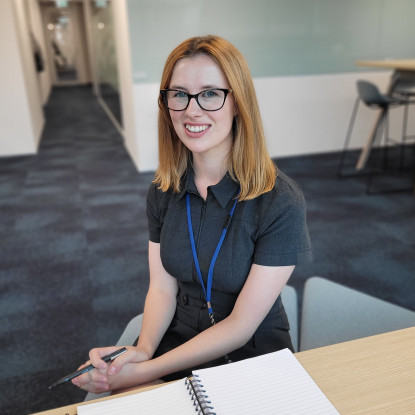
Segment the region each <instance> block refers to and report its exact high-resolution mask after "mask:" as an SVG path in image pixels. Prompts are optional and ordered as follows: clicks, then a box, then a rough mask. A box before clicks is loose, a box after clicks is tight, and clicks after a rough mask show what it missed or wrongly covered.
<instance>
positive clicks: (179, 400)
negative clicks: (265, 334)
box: [78, 349, 339, 415]
mask: <svg viewBox="0 0 415 415" xmlns="http://www.w3.org/2000/svg"><path fill="white" fill-rule="evenodd" d="M192 373H193V376H192V378H183V379H181V380H179V381H177V382H173V383H169V384H166V385H164V386H161V387H159V388H156V389H152V390H149V391H146V392H141V393H136V394H133V395H128V396H124V397H120V398H114V399H110V400H106V401H101V402H95V403H90V404H86V405H82V406H79V407H78V415H116V414H117V415H118V414H122V415H159V414H160V415H161V414H163V415H164V414H170V415H171V414H177V415H187V414H188V415H194V414H199V415H207V414H209V415H213V414H215V415H248V414H249V415H252V414H255V413H258V414H261V415H275V414H277V415H288V414H290V415H313V414H316V415H317V414H318V415H339V413H338V412H337V410H336V409H335V408H334V406H333V405H332V404H331V403H330V401H329V400H328V399H327V397H326V396H325V395H324V394H323V392H322V391H321V390H320V389H319V388H318V386H317V384H316V383H315V382H314V381H313V379H312V378H311V377H310V376H309V374H308V373H307V372H306V371H305V369H304V368H303V367H302V366H301V364H300V362H299V361H298V360H297V359H296V357H295V356H294V355H293V354H292V353H291V351H290V350H288V349H284V350H280V351H278V352H274V353H269V354H266V355H262V356H258V357H254V358H251V359H246V360H242V361H239V362H235V363H230V364H226V365H223V366H216V367H212V368H208V369H201V370H196V371H193V372H192Z"/></svg>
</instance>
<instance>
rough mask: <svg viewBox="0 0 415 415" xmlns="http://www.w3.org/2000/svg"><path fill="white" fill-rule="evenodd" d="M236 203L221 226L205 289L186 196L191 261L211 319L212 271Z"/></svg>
mask: <svg viewBox="0 0 415 415" xmlns="http://www.w3.org/2000/svg"><path fill="white" fill-rule="evenodd" d="M237 203H238V198H236V199H235V202H234V204H233V206H232V209H231V211H230V212H229V216H228V217H227V219H226V222H225V225H224V226H223V229H222V234H221V236H220V238H219V242H218V244H217V246H216V249H215V252H214V254H213V257H212V260H211V261H210V266H209V271H208V278H207V287H205V284H204V283H203V278H202V273H201V272H200V266H199V260H198V259H197V252H196V244H195V238H194V236H193V226H192V215H191V213H190V197H189V193H187V194H186V208H187V226H188V228H189V236H190V244H191V245H192V253H193V260H194V262H195V266H196V271H197V275H198V277H199V281H200V285H201V286H202V288H203V293H204V294H205V299H206V303H207V307H208V311H209V315H210V316H211V317H213V310H212V305H211V303H210V300H211V296H212V281H213V269H214V268H215V263H216V259H217V258H218V255H219V251H220V249H221V247H222V244H223V240H224V239H225V235H226V232H227V230H228V228H229V224H230V223H231V219H232V215H233V212H234V211H235V207H236V204H237Z"/></svg>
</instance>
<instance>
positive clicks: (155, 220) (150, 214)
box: [147, 183, 161, 243]
mask: <svg viewBox="0 0 415 415" xmlns="http://www.w3.org/2000/svg"><path fill="white" fill-rule="evenodd" d="M147 221H148V231H149V240H150V241H151V242H155V243H160V232H161V219H160V211H159V207H158V203H157V187H156V185H155V184H154V183H152V184H151V185H150V187H149V189H148V192H147Z"/></svg>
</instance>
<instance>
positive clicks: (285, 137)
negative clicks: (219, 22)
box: [134, 72, 415, 171]
mask: <svg viewBox="0 0 415 415" xmlns="http://www.w3.org/2000/svg"><path fill="white" fill-rule="evenodd" d="M390 75H391V72H364V73H355V72H353V73H347V74H335V75H307V76H292V77H287V76H284V77H275V78H257V79H254V83H255V88H256V92H257V96H258V101H259V105H260V109H261V114H262V119H263V123H264V129H265V133H266V137H267V145H268V150H269V153H270V155H271V157H273V158H274V157H285V156H293V155H303V154H313V153H324V152H330V151H338V150H341V149H342V148H343V144H344V139H345V135H346V130H347V127H348V124H349V120H350V116H351V113H352V109H353V105H354V102H355V99H356V94H357V92H356V81H357V80H358V79H368V80H371V81H372V82H374V83H376V84H377V85H378V86H379V88H380V89H381V91H383V92H385V91H386V90H387V86H388V83H389V79H390ZM158 91H159V84H156V83H151V84H142V83H141V84H134V100H135V105H136V106H135V115H134V117H135V121H136V124H137V136H136V140H137V148H139V149H140V152H139V154H138V158H137V165H138V167H139V170H140V171H151V170H155V169H156V168H157V157H158V150H157V111H158V108H157V98H158ZM376 114H377V112H376V111H374V110H371V109H368V108H367V107H365V106H364V105H360V108H359V113H358V118H357V119H356V125H355V129H354V133H353V136H352V141H351V147H355V148H359V147H363V146H364V144H365V142H366V140H367V138H368V136H369V135H370V132H371V129H372V127H373V124H374V122H375V119H376ZM390 122H391V133H392V135H394V136H395V137H397V138H399V136H400V134H401V128H402V110H401V109H394V110H393V113H392V115H391V120H390ZM414 130H415V120H414V119H413V117H412V124H411V125H410V130H409V131H414Z"/></svg>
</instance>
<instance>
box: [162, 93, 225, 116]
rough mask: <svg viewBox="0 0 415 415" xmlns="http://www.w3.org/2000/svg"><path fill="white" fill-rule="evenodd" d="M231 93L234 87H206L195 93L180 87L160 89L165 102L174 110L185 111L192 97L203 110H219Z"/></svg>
mask: <svg viewBox="0 0 415 415" xmlns="http://www.w3.org/2000/svg"><path fill="white" fill-rule="evenodd" d="M231 93H232V89H224V88H214V89H205V90H204V91H201V92H199V93H198V94H194V95H192V94H188V93H187V92H184V91H181V90H179V89H162V90H161V91H160V94H161V96H162V97H163V100H164V103H165V104H166V106H167V108H168V109H170V110H172V111H184V110H185V109H186V108H187V107H188V106H189V103H190V100H191V99H192V98H194V99H195V100H196V102H197V103H198V105H199V107H200V108H202V110H205V111H218V110H220V109H221V108H222V107H223V106H224V104H225V100H226V97H227V95H228V94H231Z"/></svg>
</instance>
